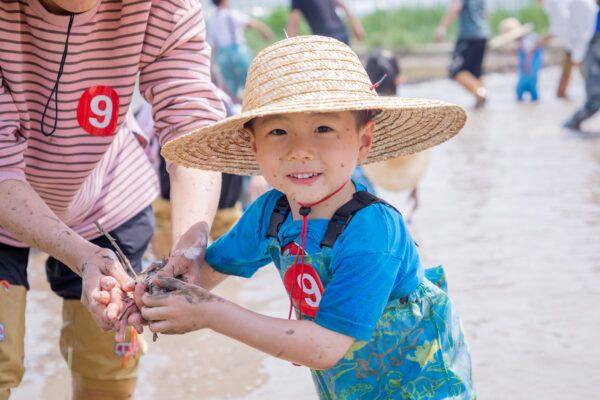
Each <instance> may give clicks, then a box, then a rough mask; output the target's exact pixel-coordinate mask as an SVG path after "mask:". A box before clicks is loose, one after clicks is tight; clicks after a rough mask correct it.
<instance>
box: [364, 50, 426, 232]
mask: <svg viewBox="0 0 600 400" xmlns="http://www.w3.org/2000/svg"><path fill="white" fill-rule="evenodd" d="M365 70H366V71H367V74H368V75H369V79H370V80H371V81H372V82H377V81H379V80H380V79H382V77H384V78H383V80H382V81H381V83H380V84H379V85H378V86H377V88H376V89H375V90H377V94H378V95H380V96H396V95H397V93H398V88H399V86H400V83H401V82H402V74H401V70H400V63H399V62H398V59H397V58H396V56H395V55H394V54H393V53H392V52H391V51H389V50H385V49H375V50H373V51H372V52H371V54H369V57H368V58H367V62H366V65H365ZM428 164H429V151H427V150H425V151H420V152H418V153H414V154H407V155H405V156H401V157H397V158H391V159H389V160H386V161H382V162H378V163H371V164H368V165H365V166H363V170H364V172H365V175H366V177H367V178H368V179H369V180H370V181H371V182H373V183H375V184H376V185H377V186H380V187H382V188H383V189H385V190H390V191H394V192H398V191H402V190H410V196H409V198H410V199H411V200H412V201H413V205H412V210H411V214H412V213H414V212H415V211H416V210H417V208H418V207H419V196H418V190H417V183H418V182H419V180H420V179H421V177H422V176H423V175H424V174H425V171H426V170H427V165H428ZM410 219H411V215H408V216H407V218H406V220H407V221H408V222H410Z"/></svg>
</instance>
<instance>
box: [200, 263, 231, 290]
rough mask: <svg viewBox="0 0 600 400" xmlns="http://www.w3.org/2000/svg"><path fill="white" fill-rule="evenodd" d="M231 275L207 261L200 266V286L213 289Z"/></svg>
mask: <svg viewBox="0 0 600 400" xmlns="http://www.w3.org/2000/svg"><path fill="white" fill-rule="evenodd" d="M228 277H229V275H227V274H223V273H221V272H219V271H217V270H216V269H214V268H213V267H211V266H210V265H208V263H207V262H206V261H204V262H203V263H202V267H200V286H202V287H203V288H204V289H207V290H213V289H214V288H215V287H216V286H217V285H218V284H220V283H221V282H223V281H224V280H225V279H227V278H228Z"/></svg>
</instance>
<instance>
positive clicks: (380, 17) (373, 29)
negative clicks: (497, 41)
mask: <svg viewBox="0 0 600 400" xmlns="http://www.w3.org/2000/svg"><path fill="white" fill-rule="evenodd" d="M445 11H446V9H445V8H443V7H433V8H399V9H396V10H379V11H376V12H374V13H372V14H370V15H366V16H364V17H362V18H361V22H362V24H363V26H364V28H365V32H366V34H367V37H366V40H365V42H364V43H360V44H359V43H354V45H356V46H355V47H356V48H357V50H358V51H359V52H364V51H367V50H368V49H372V48H374V47H384V48H388V49H391V50H395V51H398V52H406V51H411V50H414V49H416V48H418V47H419V45H421V44H424V43H431V42H433V38H434V35H435V29H436V27H437V25H438V23H439V21H440V19H441V18H442V16H443V15H444V13H445ZM288 12H289V9H288V8H285V7H282V8H278V9H275V10H274V11H273V12H272V13H271V14H270V15H269V16H268V17H267V18H265V19H263V21H264V22H265V23H266V24H267V25H269V26H270V27H271V29H272V30H273V32H274V33H275V37H274V40H273V41H275V40H279V39H283V38H284V37H285V34H284V29H285V26H286V23H287V15H288ZM511 16H513V17H516V18H518V19H519V21H521V22H523V23H526V22H531V23H533V24H534V26H535V30H536V32H538V33H540V34H544V33H546V32H547V31H548V18H547V16H546V15H545V14H544V12H543V10H542V9H541V7H539V6H537V5H534V4H532V5H529V6H526V7H523V8H521V9H520V10H518V11H516V12H510V11H506V10H497V11H494V12H491V13H490V15H489V23H490V27H491V28H492V33H493V34H497V33H498V25H499V24H500V21H501V20H502V19H504V18H507V17H511ZM300 33H301V34H308V33H309V29H308V27H307V25H306V23H305V22H304V21H302V24H301V26H300ZM455 35H456V23H454V24H453V25H452V27H451V28H450V29H449V32H448V40H452V39H453V38H454V37H455ZM248 43H249V44H250V47H251V48H252V49H253V50H254V51H255V52H257V51H258V50H260V49H262V48H263V47H265V46H266V45H268V43H266V42H265V41H264V40H262V38H261V37H260V36H259V35H258V34H257V33H256V32H249V33H248Z"/></svg>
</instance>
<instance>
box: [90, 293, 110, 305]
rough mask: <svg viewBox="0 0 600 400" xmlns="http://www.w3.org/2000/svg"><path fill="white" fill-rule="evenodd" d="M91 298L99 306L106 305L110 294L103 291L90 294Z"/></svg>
mask: <svg viewBox="0 0 600 400" xmlns="http://www.w3.org/2000/svg"><path fill="white" fill-rule="evenodd" d="M92 297H93V298H94V300H95V301H97V302H98V303H100V304H104V305H107V304H109V303H110V293H109V292H107V291H105V290H99V291H97V292H95V293H94V294H92Z"/></svg>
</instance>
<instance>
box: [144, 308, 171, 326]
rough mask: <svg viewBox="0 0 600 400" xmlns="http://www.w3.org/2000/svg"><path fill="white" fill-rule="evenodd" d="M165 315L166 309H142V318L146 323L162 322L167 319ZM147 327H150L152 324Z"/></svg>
mask: <svg viewBox="0 0 600 400" xmlns="http://www.w3.org/2000/svg"><path fill="white" fill-rule="evenodd" d="M167 314H168V313H167V308H166V307H142V317H143V318H144V319H145V320H146V321H148V322H150V321H160V320H163V319H165V318H167ZM148 325H149V326H150V325H152V322H150V323H149V324H148ZM153 332H154V331H153Z"/></svg>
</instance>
